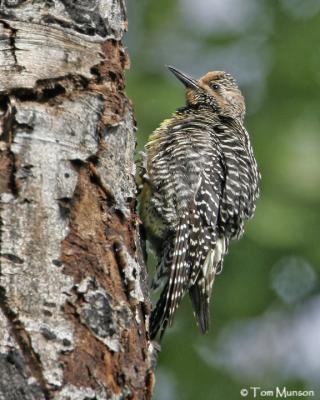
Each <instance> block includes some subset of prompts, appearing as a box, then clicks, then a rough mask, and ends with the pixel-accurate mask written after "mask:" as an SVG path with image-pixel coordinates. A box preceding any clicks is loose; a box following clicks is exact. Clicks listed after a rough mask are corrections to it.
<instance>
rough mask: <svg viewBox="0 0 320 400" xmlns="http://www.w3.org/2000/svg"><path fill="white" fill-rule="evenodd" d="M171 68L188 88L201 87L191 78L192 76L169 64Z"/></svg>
mask: <svg viewBox="0 0 320 400" xmlns="http://www.w3.org/2000/svg"><path fill="white" fill-rule="evenodd" d="M167 67H168V68H169V70H170V71H171V72H172V73H173V74H174V75H175V76H176V77H177V78H178V79H179V81H180V82H182V83H183V84H184V85H185V86H186V87H187V88H191V89H199V84H198V82H197V81H196V80H195V79H193V78H191V77H190V76H188V75H186V74H184V73H183V72H181V71H178V70H177V69H176V68H174V67H172V66H171V65H167Z"/></svg>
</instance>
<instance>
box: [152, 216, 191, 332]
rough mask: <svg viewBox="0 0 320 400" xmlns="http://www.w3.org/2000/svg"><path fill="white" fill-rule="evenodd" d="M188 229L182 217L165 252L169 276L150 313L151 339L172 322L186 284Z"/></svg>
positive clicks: (187, 278) (187, 276)
mask: <svg viewBox="0 0 320 400" xmlns="http://www.w3.org/2000/svg"><path fill="white" fill-rule="evenodd" d="M188 229H189V224H188V221H187V219H186V217H185V218H182V219H181V221H180V224H179V227H178V230H177V233H176V236H175V238H174V241H173V243H172V242H171V246H173V247H172V249H171V250H169V251H166V252H165V254H166V256H167V257H170V260H169V261H170V263H168V262H167V261H166V260H164V264H167V265H168V268H167V270H168V275H169V276H167V282H166V284H165V286H164V288H163V290H162V293H161V295H160V298H159V300H158V302H157V304H156V307H155V309H154V310H153V311H152V314H151V320H150V337H151V338H152V339H153V338H154V337H155V336H156V335H157V333H158V331H159V330H160V338H161V337H162V336H163V334H164V332H165V329H166V327H167V326H168V325H169V326H170V325H171V324H172V322H173V317H174V313H175V311H176V309H177V308H178V306H179V304H180V302H181V300H182V297H183V295H184V293H185V291H186V288H187V285H188V281H189V265H188V264H187V262H186V252H187V249H188V242H189V235H188ZM168 246H170V244H168Z"/></svg>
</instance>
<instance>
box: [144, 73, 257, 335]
mask: <svg viewBox="0 0 320 400" xmlns="http://www.w3.org/2000/svg"><path fill="white" fill-rule="evenodd" d="M170 69H171V70H172V72H173V73H174V74H175V75H176V76H177V77H178V78H179V79H180V80H181V81H182V82H183V83H184V84H185V86H186V87H187V105H186V107H184V108H181V109H179V110H178V111H177V112H176V113H175V114H174V115H173V116H172V118H170V119H168V120H166V121H164V122H163V123H162V124H161V126H160V127H159V128H158V129H157V130H156V131H155V132H154V133H153V134H152V135H151V136H150V138H149V141H148V143H147V145H146V159H145V163H144V171H145V172H144V174H143V191H142V197H141V218H142V221H143V223H144V226H145V228H146V231H147V235H148V239H149V240H150V242H151V243H152V244H153V247H154V248H155V250H156V252H157V256H158V264H157V268H156V274H155V277H154V279H153V284H152V286H153V288H154V289H156V288H158V287H161V286H162V293H161V295H160V298H159V301H158V303H157V305H156V307H155V309H154V310H153V312H152V316H151V326H150V335H151V337H152V338H153V337H155V335H156V334H157V332H158V331H159V330H160V331H161V336H162V334H163V333H164V331H165V329H166V327H167V325H171V324H172V321H173V316H174V313H175V311H176V309H177V308H178V306H179V304H180V302H181V299H182V297H183V296H184V294H185V293H187V292H189V295H190V297H191V300H192V304H193V308H194V313H195V316H196V319H197V322H198V325H199V327H200V329H201V331H202V332H205V331H207V330H208V328H209V308H208V307H209V300H210V295H211V290H212V285H213V282H214V278H215V276H216V275H217V274H219V273H220V272H221V270H222V265H223V259H224V256H225V254H226V252H227V251H228V246H229V241H230V239H233V238H239V237H240V236H241V234H242V233H243V226H244V221H245V220H246V219H248V218H250V217H251V216H252V215H253V213H254V210H255V201H256V199H257V197H258V180H259V173H258V169H257V163H256V161H255V158H254V155H253V151H252V148H251V144H250V139H249V135H248V133H247V131H246V130H245V128H244V126H243V117H244V112H245V106H244V100H243V97H242V95H241V93H240V91H239V89H238V87H237V85H236V83H235V81H234V79H233V78H232V77H231V76H230V75H229V74H226V73H224V72H209V73H208V74H206V75H205V76H204V77H203V78H201V79H200V80H199V81H195V80H194V79H192V78H190V77H188V76H187V75H185V74H183V73H181V72H180V71H177V70H176V69H174V68H172V67H170Z"/></svg>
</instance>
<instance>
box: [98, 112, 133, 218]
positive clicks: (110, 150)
mask: <svg viewBox="0 0 320 400" xmlns="http://www.w3.org/2000/svg"><path fill="white" fill-rule="evenodd" d="M133 126H134V121H133V117H132V110H131V109H130V108H129V105H127V106H126V110H125V112H124V115H123V119H122V121H121V122H120V123H119V124H117V125H115V126H108V127H106V128H105V129H104V136H103V140H104V141H105V143H106V146H105V149H103V150H101V151H100V160H99V164H98V170H99V173H100V175H101V177H102V179H103V181H104V182H106V183H107V185H108V186H109V187H112V188H113V195H114V197H115V199H116V203H117V204H116V207H117V208H118V209H119V210H120V211H121V212H122V213H123V214H124V215H125V216H126V217H128V216H129V213H130V210H129V203H130V202H131V200H132V199H133V198H134V197H135V194H136V184H135V163H134V149H135V145H136V142H135V136H134V135H132V129H133ZM114 182H117V186H114Z"/></svg>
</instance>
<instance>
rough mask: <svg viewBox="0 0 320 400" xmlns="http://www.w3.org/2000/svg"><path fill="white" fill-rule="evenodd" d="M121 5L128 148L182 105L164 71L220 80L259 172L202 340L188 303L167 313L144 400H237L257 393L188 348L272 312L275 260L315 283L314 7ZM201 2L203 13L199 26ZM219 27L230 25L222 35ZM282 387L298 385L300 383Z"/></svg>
mask: <svg viewBox="0 0 320 400" xmlns="http://www.w3.org/2000/svg"><path fill="white" fill-rule="evenodd" d="M128 3H129V4H128V11H129V33H128V35H127V39H126V44H127V47H128V51H129V55H130V57H131V69H130V71H128V73H127V89H126V90H127V94H128V96H129V97H130V98H131V100H132V102H133V105H134V109H135V117H136V120H137V123H138V133H137V137H138V150H140V149H142V147H143V145H144V144H145V142H146V140H147V137H148V135H149V134H150V133H151V132H152V131H153V130H154V129H155V128H156V127H157V126H158V125H159V123H160V122H161V121H162V120H163V119H164V118H166V117H168V116H169V115H170V114H171V113H172V112H173V111H174V110H175V109H176V108H177V107H180V106H181V105H183V103H184V92H183V88H182V86H181V85H180V83H179V82H178V81H177V80H176V79H175V78H174V77H173V76H172V75H171V74H170V73H169V72H168V71H167V70H166V68H165V66H164V65H165V64H172V65H175V66H176V67H178V68H181V69H182V70H183V71H185V72H187V73H191V74H193V75H194V76H195V77H199V76H201V75H203V74H204V73H205V72H207V70H209V69H211V70H214V69H224V70H227V71H229V72H231V73H232V74H234V75H235V76H236V77H237V78H238V82H239V85H240V87H241V88H242V89H243V91H244V94H245V97H246V98H247V99H248V101H247V109H248V113H247V118H246V126H247V128H248V131H249V133H250V135H251V138H252V142H253V146H254V150H255V154H256V158H257V160H258V164H259V167H260V170H261V174H262V182H261V199H260V200H259V202H258V205H257V211H256V215H255V217H254V219H253V220H251V221H250V222H249V223H247V226H246V233H245V236H244V237H243V238H242V239H241V241H239V242H234V243H232V244H231V246H230V250H229V254H228V256H227V257H226V260H225V265H224V271H223V273H222V275H220V276H219V277H218V279H217V280H216V282H215V285H214V290H213V298H212V303H211V313H212V315H211V316H212V329H211V331H210V333H209V334H208V335H206V336H201V335H200V333H199V332H198V330H197V328H196V326H195V322H194V320H193V315H192V312H191V306H190V303H189V300H187V299H185V301H184V304H183V305H182V307H181V309H180V310H179V312H178V313H177V316H176V320H175V324H174V326H173V328H171V330H169V332H168V334H167V335H166V337H165V338H164V341H163V343H162V346H163V350H162V352H161V353H160V356H159V368H158V382H159V385H158V387H157V391H156V396H155V399H156V400H160V399H166V400H170V399H178V400H180V399H186V400H189V399H190V400H191V399H197V400H202V399H228V400H233V399H239V398H240V395H239V391H240V388H241V387H243V386H246V387H247V386H248V385H250V384H251V385H253V386H262V387H263V384H264V383H263V382H256V381H254V382H251V381H247V382H241V381H239V380H236V379H235V378H234V377H232V376H231V375H229V374H228V372H227V371H224V370H221V369H220V368H214V367H212V366H208V364H207V363H206V362H205V360H204V359H203V357H201V356H200V355H199V352H198V351H197V348H198V347H199V346H201V345H203V344H205V345H206V346H209V347H210V346H212V347H213V346H214V345H215V343H216V340H217V337H218V336H219V334H220V333H221V331H222V329H223V327H224V326H226V325H227V324H228V323H229V322H231V321H234V320H237V319H241V318H253V317H255V316H258V315H261V314H263V313H264V312H265V311H266V310H268V309H270V308H272V307H276V306H280V303H281V302H280V300H279V298H278V297H277V294H276V293H275V292H274V291H273V290H272V288H271V284H270V279H271V278H270V276H271V274H270V271H271V269H272V267H273V266H274V265H275V264H276V263H278V262H279V261H280V260H282V259H286V258H287V257H291V258H292V257H297V258H299V259H302V260H305V262H307V263H308V264H309V265H310V266H311V267H312V268H313V269H314V271H315V273H316V275H317V276H318V277H319V273H320V246H319V226H320V212H319V199H320V162H319V153H320V112H319V101H320V95H319V93H320V48H319V38H320V7H319V2H315V1H312V0H310V2H309V1H304V0H294V1H289V0H282V1H276V0H274V1H267V0H265V1H261V2H254V1H253V0H252V1H249V0H242V1H240V0H228V1H226V3H225V6H223V7H222V4H223V2H219V1H217V0H212V1H210V0H209V1H207V2H204V0H198V1H197V2H192V1H191V0H190V1H188V0H179V1H178V0H176V1H173V0H165V1H161V2H160V1H156V0H153V1H151V0H140V1H139V2H138V1H137V2H134V1H129V2H128ZM204 3H206V5H205V7H208V12H207V13H205V12H204V13H203V18H204V22H203V24H202V23H201V18H200V17H201V15H200V14H199V13H200V12H201V7H202V8H203V7H204ZM317 4H318V7H317ZM226 5H228V7H229V8H228V7H227V6H226ZM248 5H249V6H248ZM219 7H222V9H221V10H220V9H219ZM308 7H309V8H308ZM212 8H213V11H212ZM230 10H231V11H232V12H231V11H230ZM243 10H244V11H243ZM251 11H252V15H251ZM241 13H242V14H243V15H242V14H241ZM199 15H200V17H199ZM241 15H242V18H240V17H241ZM193 16H194V19H195V21H194V20H193ZM229 17H230V18H234V22H233V23H232V24H229V25H228V23H225V21H228V18H229ZM210 18H212V24H211V22H210ZM199 19H200V22H199ZM210 24H211V25H210ZM317 282H318V283H317V285H318V286H317V288H316V289H317V291H319V280H318V281H317ZM268 351H270V353H271V354H272V349H268ZM319 376H320V371H319ZM289 383H291V386H293V387H294V388H295V389H299V388H303V387H304V384H303V382H300V383H299V382H294V381H290V380H289V382H288V384H289ZM272 384H273V385H274V386H276V385H279V384H280V382H276V381H275V382H272ZM164 387H165V388H166V389H164ZM269 387H270V383H269ZM319 396H320V394H319ZM319 398H320V397H319Z"/></svg>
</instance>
